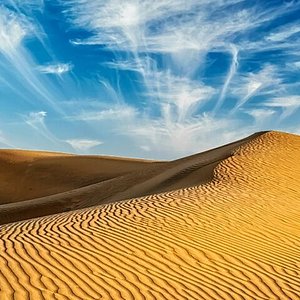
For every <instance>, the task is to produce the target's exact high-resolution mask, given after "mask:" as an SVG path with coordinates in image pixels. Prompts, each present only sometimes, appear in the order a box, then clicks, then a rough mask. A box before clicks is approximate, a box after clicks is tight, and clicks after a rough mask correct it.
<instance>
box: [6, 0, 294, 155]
mask: <svg viewBox="0 0 300 300" xmlns="http://www.w3.org/2000/svg"><path fill="white" fill-rule="evenodd" d="M299 74H300V2H299V1H262V0H257V1H239V0H228V1H225V0H223V1H222V0H210V1H208V0H201V1H199V0H188V1H186V0H185V1H183V0H149V1H148V0H140V1H139V0H128V1H126V0H124V1H123V0H105V1H102V0H93V1H90V0H68V1H63V0H51V1H50V0H49V1H47V0H44V1H43V0H0V147H1V148H23V149H40V150H50V151H64V152H75V153H83V154H88V153H90V154H103V155H118V156H131V157H145V158H154V159H173V158H178V157H181V156H185V155H189V154H192V153H197V152H201V151H203V150H207V149H210V148H212V147H215V146H219V145H221V144H224V143H228V142H231V141H233V140H236V139H239V138H242V137H244V136H247V135H249V134H251V133H253V132H256V131H260V130H270V129H273V130H282V131H287V132H292V133H298V134H299V133H300V122H299V120H300V81H299V79H300V76H299Z"/></svg>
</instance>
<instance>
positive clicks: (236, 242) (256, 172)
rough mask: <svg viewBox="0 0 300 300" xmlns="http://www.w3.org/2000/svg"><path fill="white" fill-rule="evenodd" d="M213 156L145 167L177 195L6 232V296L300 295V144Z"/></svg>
mask: <svg viewBox="0 0 300 300" xmlns="http://www.w3.org/2000/svg"><path fill="white" fill-rule="evenodd" d="M220 149H221V150H220ZM214 151H217V152H215V153H214V154H213V153H212V152H210V153H209V152H208V153H209V155H208V154H207V153H204V154H202V156H201V154H200V158H199V155H198V156H197V155H196V156H193V157H190V158H186V159H183V160H180V161H175V162H173V164H174V165H173V167H170V166H165V167H166V170H167V172H169V173H167V174H166V173H164V172H166V171H164V170H161V169H160V170H159V172H157V173H156V171H153V170H152V171H151V172H153V173H151V172H150V171H149V170H147V171H145V170H143V168H144V167H146V166H143V167H142V168H141V169H140V171H135V172H137V173H139V174H145V173H147V174H148V175H147V176H149V172H150V173H151V174H152V175H153V176H152V175H151V176H150V177H147V176H146V175H145V177H144V178H143V180H141V181H140V182H137V185H139V184H140V185H142V187H143V189H144V190H143V189H142V190H143V191H144V193H146V194H148V193H149V192H151V191H154V190H156V191H160V189H161V191H163V190H164V189H167V190H168V192H164V193H161V194H152V195H149V196H144V197H141V198H134V199H130V200H125V201H120V202H115V203H110V204H105V205H101V206H95V207H92V208H84V209H81V210H77V211H72V212H65V213H61V214H56V215H52V216H46V217H40V218H36V219H31V220H27V221H20V222H16V223H12V224H7V225H2V226H1V227H0V235H1V238H0V299H1V300H2V299H17V300H18V299H20V300H23V299H300V221H299V220H300V164H299V161H300V137H299V136H295V135H289V134H283V133H278V132H269V133H265V134H262V135H256V136H253V137H251V138H250V139H248V140H246V141H242V142H240V143H238V144H231V145H229V146H227V148H219V149H217V150H214ZM201 157H202V158H201ZM195 159H196V160H197V159H198V163H199V164H198V165H197V164H195ZM142 164H149V162H142ZM150 164H151V165H152V164H153V163H150ZM154 164H156V163H154ZM160 164H162V165H160ZM164 164H165V163H159V164H158V165H157V166H156V167H157V168H162V167H163V165H164ZM137 165H139V163H137ZM196 166H197V167H196ZM209 166H210V167H209ZM139 167H141V166H139ZM152 167H153V168H154V169H155V168H156V167H155V165H152ZM206 167H207V168H208V169H209V170H206V169H202V171H201V168H206ZM146 168H148V166H147V167H146ZM176 168H177V169H176ZM170 170H171V171H170ZM193 172H196V173H195V174H196V175H195V176H192V173H193ZM197 172H198V173H197ZM129 173H130V174H131V175H130V176H133V175H132V172H129ZM129 173H128V174H125V175H121V176H124V177H126V178H127V176H129ZM203 174H206V175H205V176H204V175H203ZM130 176H129V179H127V180H128V181H130V180H132V177H130ZM140 176H142V175H140ZM154 177H155V179H153V178H154ZM136 178H137V177H136ZM197 178H198V179H197ZM91 179H92V177H91ZM119 179H120V178H119ZM144 179H145V180H144ZM108 180H115V179H114V178H112V179H108ZM197 180H198V182H199V181H200V182H206V183H204V184H202V185H199V186H194V187H184V186H190V185H191V184H195V183H196V182H197ZM117 182H121V183H122V181H116V183H117ZM97 184H99V183H96V185H97ZM113 185H114V183H112V184H111V186H113ZM124 185H125V183H124ZM106 187H107V186H106ZM83 188H84V187H83ZM97 188H98V187H97ZM97 188H96V189H95V191H98V190H97ZM173 188H179V189H178V190H175V191H171V189H173ZM136 189H137V187H132V184H131V187H129V186H127V188H124V189H123V188H122V189H121V190H120V191H118V192H117V193H116V192H115V191H114V193H112V194H109V196H108V197H107V198H106V199H107V201H114V200H116V199H117V198H118V197H125V196H129V195H130V194H131V195H136V194H135V193H137V192H139V189H138V191H136ZM85 195H88V193H87V194H85ZM91 195H92V200H91V201H90V202H89V200H88V199H84V200H82V201H87V202H88V203H87V205H89V204H93V203H95V204H97V203H96V202H97V201H96V200H95V199H96V198H95V194H94V193H93V194H91ZM100 195H102V194H100ZM116 195H117V196H116ZM114 197H116V198H114ZM100 198H101V197H100ZM40 199H42V198H40ZM58 199H59V198H58ZM27 201H31V200H27ZM32 201H33V200H32ZM99 201H100V200H99ZM11 202H12V201H11ZM25 202H26V201H18V202H16V203H10V204H6V205H13V204H15V205H17V204H20V203H25ZM78 203H80V202H78ZM1 218H2V216H1Z"/></svg>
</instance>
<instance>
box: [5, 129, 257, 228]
mask: <svg viewBox="0 0 300 300" xmlns="http://www.w3.org/2000/svg"><path fill="white" fill-rule="evenodd" d="M260 134H262V133H256V134H254V135H252V136H250V137H247V138H245V139H242V140H240V141H237V142H234V143H231V144H228V145H225V146H222V147H219V148H216V149H213V150H210V151H206V152H203V153H200V154H196V155H192V156H190V157H186V158H182V159H178V160H175V161H169V162H154V161H146V160H136V159H124V158H113V157H101V156H81V155H79V156H78V155H66V154H59V153H48V152H32V151H16V150H2V151H0V224H5V223H9V222H14V221H19V220H24V219H29V218H33V217H38V216H44V215H50V214H54V213H59V212H64V211H70V210H74V209H78V208H84V207H90V206H94V205H99V204H103V203H110V202H115V201H119V200H123V199H128V198H133V197H140V196H145V195H151V194H155V193H160V192H166V191H171V190H174V189H179V188H186V187H190V186H194V185H198V184H201V183H204V182H208V181H210V180H211V179H212V177H213V170H214V168H215V166H216V165H217V164H218V163H219V162H220V161H221V160H223V159H225V158H227V157H229V156H230V155H232V153H233V151H234V150H235V149H237V147H239V146H240V145H242V144H244V143H246V142H248V141H250V140H252V139H253V138H255V137H257V136H259V135H260ZM16 183H17V184H16Z"/></svg>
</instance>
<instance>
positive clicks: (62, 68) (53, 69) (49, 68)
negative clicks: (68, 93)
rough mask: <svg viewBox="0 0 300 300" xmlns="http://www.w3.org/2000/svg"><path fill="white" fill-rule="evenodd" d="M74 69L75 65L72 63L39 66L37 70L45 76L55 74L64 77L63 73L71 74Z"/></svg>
mask: <svg viewBox="0 0 300 300" xmlns="http://www.w3.org/2000/svg"><path fill="white" fill-rule="evenodd" d="M72 69H73V65H72V64H71V63H59V64H52V65H44V66H38V67H37V70H38V71H39V72H41V73H44V74H55V75H58V76H60V75H62V74H63V73H67V72H70V71H71V70H72Z"/></svg>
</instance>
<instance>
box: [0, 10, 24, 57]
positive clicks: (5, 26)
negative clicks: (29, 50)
mask: <svg viewBox="0 0 300 300" xmlns="http://www.w3.org/2000/svg"><path fill="white" fill-rule="evenodd" d="M28 34H29V24H28V23H26V22H25V20H24V18H22V17H21V16H19V15H17V14H16V13H14V12H12V11H10V10H8V9H6V8H5V7H3V6H0V41H1V42H0V52H2V53H4V54H5V55H7V56H11V52H14V51H15V50H16V48H18V47H19V46H20V45H21V43H22V41H23V39H24V37H25V36H26V35H28Z"/></svg>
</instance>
